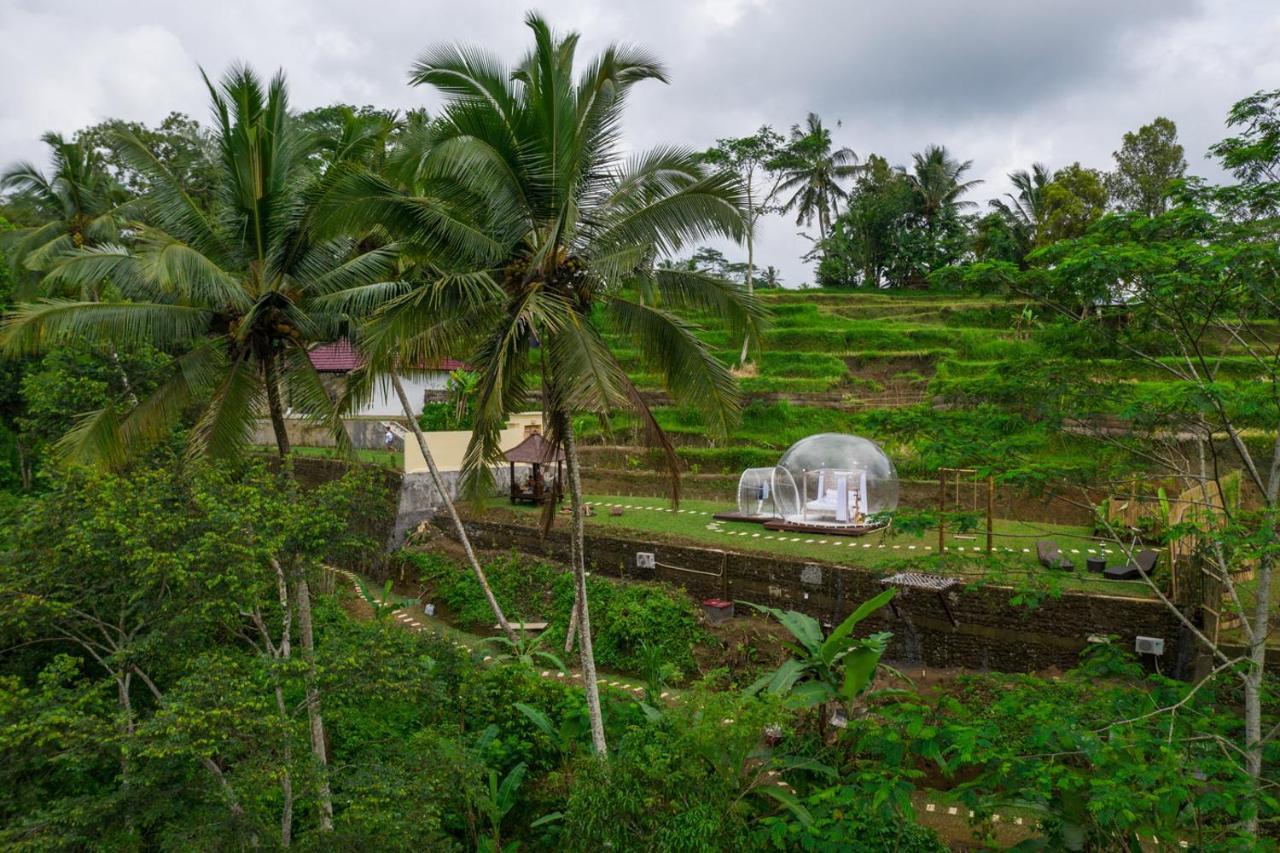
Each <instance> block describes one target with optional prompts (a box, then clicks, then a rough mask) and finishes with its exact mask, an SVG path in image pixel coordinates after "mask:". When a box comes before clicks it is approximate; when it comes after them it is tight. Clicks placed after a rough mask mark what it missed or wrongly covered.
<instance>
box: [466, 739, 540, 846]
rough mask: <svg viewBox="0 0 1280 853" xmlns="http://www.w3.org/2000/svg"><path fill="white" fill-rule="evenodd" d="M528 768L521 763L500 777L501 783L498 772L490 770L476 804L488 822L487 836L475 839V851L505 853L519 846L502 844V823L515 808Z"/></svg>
mask: <svg viewBox="0 0 1280 853" xmlns="http://www.w3.org/2000/svg"><path fill="white" fill-rule="evenodd" d="M528 769H529V768H528V766H527V765H526V764H525V763H524V762H523V761H522V762H520V763H519V764H517V765H516V766H515V767H512V768H511V769H510V770H509V771H507V775H506V776H503V777H502V781H501V782H499V781H498V771H497V770H493V769H490V770H489V778H488V787H487V789H486V790H485V791H484V793H483V794H481V796H480V801H479V803H478V805H479V807H480V811H481V812H483V813H484V816H485V817H486V818H487V819H488V820H489V832H490V834H489V836H488V837H487V838H486V837H481V838H478V839H476V841H477V844H476V849H477V850H480V851H484V853H500V851H502V853H505V851H508V850H515V849H517V848H518V847H519V846H520V845H519V843H518V842H514V841H513V842H511V843H509V844H507V845H506V846H503V844H502V823H503V821H504V820H506V817H507V814H509V813H510V811H511V810H512V809H513V808H515V806H516V802H517V801H518V799H519V794H520V783H522V782H523V781H524V776H525V772H526V771H527V770H528Z"/></svg>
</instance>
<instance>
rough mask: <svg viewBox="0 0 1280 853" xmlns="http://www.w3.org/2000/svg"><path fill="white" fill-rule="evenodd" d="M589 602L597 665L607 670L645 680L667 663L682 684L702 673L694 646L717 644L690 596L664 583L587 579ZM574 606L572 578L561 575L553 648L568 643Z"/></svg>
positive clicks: (549, 636) (549, 632) (549, 631)
mask: <svg viewBox="0 0 1280 853" xmlns="http://www.w3.org/2000/svg"><path fill="white" fill-rule="evenodd" d="M587 600H588V601H589V602H590V606H591V626H592V633H593V635H594V637H593V642H594V647H595V655H596V664H597V665H598V666H600V667H603V668H604V669H612V670H620V671H622V672H630V673H636V674H640V675H643V674H645V673H646V672H647V671H649V670H651V669H652V668H653V665H654V663H655V661H656V660H661V661H662V662H663V663H665V664H666V665H667V666H669V667H673V668H674V670H675V672H669V673H668V674H669V677H670V678H672V679H673V680H678V679H679V678H680V677H681V676H684V675H687V674H689V673H691V672H693V671H694V670H695V669H696V668H697V664H696V663H695V662H694V657H693V649H694V647H695V646H697V645H698V644H699V643H705V642H709V641H710V639H711V638H710V635H709V634H707V632H706V631H705V630H704V629H703V628H702V627H701V626H700V625H699V624H698V617H697V612H696V611H695V610H694V606H693V602H692V601H691V600H690V599H689V596H688V595H686V594H685V593H684V592H683V591H681V590H674V589H671V588H669V587H666V586H664V585H662V584H656V583H639V582H635V581H614V580H609V579H607V578H601V577H594V576H593V577H590V578H588V579H587ZM572 607H573V585H572V578H571V577H570V576H569V575H561V576H560V577H558V578H557V579H556V585H555V608H556V613H557V619H556V621H555V622H553V623H552V624H551V625H550V626H548V628H547V641H548V642H549V643H552V644H553V645H558V644H560V643H563V642H564V636H565V631H566V630H567V628H568V624H569V622H568V614H569V611H570V609H571V608H572Z"/></svg>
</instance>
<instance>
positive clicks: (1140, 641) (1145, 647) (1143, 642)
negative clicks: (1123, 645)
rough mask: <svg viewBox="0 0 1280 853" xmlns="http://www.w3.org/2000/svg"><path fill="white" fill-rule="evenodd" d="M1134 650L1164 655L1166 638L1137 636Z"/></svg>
mask: <svg viewBox="0 0 1280 853" xmlns="http://www.w3.org/2000/svg"><path fill="white" fill-rule="evenodd" d="M1133 650H1134V651H1136V652H1137V653H1138V654H1140V655H1162V654H1164V640H1162V639H1160V638H1159V637H1136V638H1135V639H1134V641H1133Z"/></svg>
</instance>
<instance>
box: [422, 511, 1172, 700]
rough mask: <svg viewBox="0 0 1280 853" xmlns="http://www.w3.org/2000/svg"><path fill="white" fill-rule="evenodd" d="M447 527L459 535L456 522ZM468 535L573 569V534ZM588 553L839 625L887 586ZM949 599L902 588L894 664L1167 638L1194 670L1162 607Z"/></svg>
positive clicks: (699, 551) (744, 564) (802, 567)
mask: <svg viewBox="0 0 1280 853" xmlns="http://www.w3.org/2000/svg"><path fill="white" fill-rule="evenodd" d="M436 523H437V524H440V521H439V520H437V522H436ZM440 526H441V529H443V530H444V531H445V532H446V533H451V531H450V529H449V526H448V525H444V524H441V525H440ZM467 531H468V534H469V535H470V536H471V537H472V542H473V544H474V545H476V546H477V547H479V548H485V549H491V550H510V549H515V550H518V551H522V552H525V553H529V554H537V555H540V556H544V557H547V558H549V559H552V560H556V561H559V562H568V557H569V543H568V536H567V533H566V532H565V531H559V530H556V531H552V532H551V534H550V535H548V536H547V537H546V538H543V537H541V536H540V534H539V531H538V530H537V529H536V528H534V527H528V526H524V525H519V524H506V523H497V522H488V521H476V520H472V521H468V522H467ZM638 552H648V553H652V554H654V555H655V560H656V566H655V568H652V569H649V568H639V567H637V561H636V554H637V553H638ZM587 557H588V564H589V568H590V570H591V571H594V572H599V573H600V574H602V575H606V576H609V577H615V578H622V579H636V580H661V581H665V582H667V583H671V584H675V585H678V586H681V587H683V588H684V589H685V590H686V591H687V592H688V594H689V595H690V596H692V597H693V598H694V599H696V600H702V599H705V598H711V597H717V598H727V599H730V600H738V601H752V602H757V603H760V604H768V605H772V606H775V607H782V608H786V609H792V610H800V611H803V612H806V613H809V614H811V615H813V616H815V617H818V618H819V619H822V620H823V621H824V622H827V623H830V624H836V623H838V622H839V621H840V620H842V619H843V618H844V617H845V616H847V615H848V614H849V613H850V612H852V610H853V609H854V608H855V607H856V606H857V605H858V604H859V603H861V602H863V601H865V600H867V599H868V598H871V597H872V596H874V595H876V594H877V593H879V592H880V591H881V590H882V589H883V588H884V587H883V586H882V585H881V584H880V582H879V581H880V578H881V577H882V574H881V573H878V572H875V571H872V570H869V569H865V568H857V567H852V566H832V565H825V564H817V563H806V562H804V561H802V560H795V559H790V558H782V557H769V556H764V555H760V554H739V553H735V552H731V551H721V550H718V549H711V548H697V547H691V546H676V545H667V544H652V543H648V542H644V541H642V540H633V539H624V538H617V537H611V536H600V535H589V536H588V538H587ZM945 595H946V601H947V606H946V607H944V606H943V603H942V601H941V600H940V599H939V596H938V594H937V593H933V592H922V591H918V590H911V591H900V592H899V594H898V596H897V599H896V604H897V613H896V614H895V613H894V612H892V611H891V609H890V608H885V609H883V610H882V611H880V613H878V614H876V616H875V617H873V618H871V619H869V620H868V621H867V623H865V625H866V629H867V630H887V631H892V632H893V634H894V638H893V642H892V644H891V646H890V652H889V657H890V658H891V659H893V660H896V661H899V662H902V663H912V664H924V665H927V666H935V667H937V666H958V667H967V668H971V669H991V670H999V671H1004V672H1030V671H1035V670H1041V669H1045V668H1049V667H1059V668H1062V669H1066V668H1069V667H1071V666H1074V665H1075V664H1076V662H1077V659H1078V657H1079V654H1080V652H1081V650H1083V649H1084V648H1085V647H1086V646H1087V645H1088V643H1089V637H1090V636H1091V635H1098V636H1108V635H1115V636H1117V637H1118V638H1119V639H1118V641H1117V642H1119V643H1120V644H1122V645H1124V646H1125V647H1126V648H1133V642H1134V638H1135V637H1136V636H1147V637H1159V638H1162V639H1163V640H1164V641H1165V654H1164V656H1163V657H1162V658H1161V659H1160V668H1161V670H1162V671H1163V672H1165V673H1166V674H1174V675H1178V676H1180V677H1189V676H1190V675H1191V673H1192V670H1193V665H1194V661H1193V657H1194V643H1193V641H1192V640H1191V638H1190V637H1189V636H1183V635H1184V634H1185V633H1186V632H1184V631H1182V630H1181V628H1180V624H1179V622H1178V621H1177V619H1176V617H1175V616H1174V615H1173V614H1171V613H1170V612H1169V611H1168V610H1167V609H1166V608H1165V606H1164V605H1163V604H1161V603H1160V602H1158V601H1154V600H1149V599H1143V598H1131V597H1123V596H1106V595H1095V594H1085V593H1076V592H1064V593H1063V594H1062V595H1061V597H1059V598H1046V599H1044V600H1043V601H1041V602H1040V604H1039V605H1038V606H1036V607H1034V608H1029V607H1026V606H1022V605H1018V604H1014V603H1012V602H1011V599H1013V597H1014V596H1015V595H1016V593H1015V591H1014V590H1012V589H1009V588H1005V587H997V586H973V587H969V588H965V589H960V588H957V589H955V590H952V591H950V592H947V593H945ZM948 608H949V609H950V611H951V615H950V616H949V615H948V613H947V609H948ZM951 616H953V617H954V619H955V624H953V623H952V620H951Z"/></svg>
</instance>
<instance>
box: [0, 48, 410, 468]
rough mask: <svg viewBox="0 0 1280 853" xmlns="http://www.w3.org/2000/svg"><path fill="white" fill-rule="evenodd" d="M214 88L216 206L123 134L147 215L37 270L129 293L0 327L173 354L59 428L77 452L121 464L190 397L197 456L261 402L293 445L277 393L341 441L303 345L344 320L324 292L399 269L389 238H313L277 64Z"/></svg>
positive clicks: (231, 441) (23, 315)
mask: <svg viewBox="0 0 1280 853" xmlns="http://www.w3.org/2000/svg"><path fill="white" fill-rule="evenodd" d="M206 82H208V81H206ZM208 87H209V93H210V96H211V98H212V101H213V107H214V114H215V116H216V117H217V128H216V141H217V146H218V154H219V161H218V184H217V200H216V203H215V205H214V208H213V210H212V211H205V210H204V209H203V208H201V207H200V206H199V205H198V204H197V203H196V202H195V201H194V200H193V199H192V197H191V196H190V195H189V194H188V193H187V191H186V189H185V187H184V185H183V183H182V182H181V180H180V179H178V178H177V177H176V176H175V175H174V174H173V173H172V172H170V171H169V169H168V168H166V167H165V166H164V164H162V163H161V162H160V161H159V160H158V159H157V157H156V156H155V154H154V153H153V152H151V151H150V150H149V149H148V148H147V147H146V146H145V145H143V144H142V143H141V141H140V140H138V139H137V137H134V136H132V135H129V134H127V133H126V134H122V135H121V136H120V137H118V140H117V141H118V144H119V146H120V151H121V152H122V153H123V154H125V155H127V156H128V157H129V158H130V159H131V162H132V163H133V164H134V166H135V168H137V169H138V170H139V171H140V172H142V173H144V174H146V175H148V177H149V180H150V181H151V186H152V189H151V191H150V192H149V194H148V195H147V196H146V197H145V199H144V201H145V222H139V223H136V224H134V225H133V226H131V229H130V230H131V231H132V240H131V245H130V246H128V247H126V246H123V245H120V244H117V243H109V244H105V245H101V246H92V247H90V246H86V247H82V248H76V249H70V250H68V251H65V252H63V253H61V254H60V255H59V256H58V258H57V260H56V261H55V262H54V263H52V264H51V266H50V269H49V271H48V273H47V274H46V276H45V282H46V287H47V288H49V289H54V288H56V287H58V286H71V287H73V288H74V287H79V288H82V289H85V290H88V289H92V288H95V287H97V286H98V285H99V283H100V282H102V281H104V280H110V281H111V282H112V284H113V285H114V286H115V287H117V288H118V289H119V290H120V292H121V293H122V294H123V296H125V297H126V298H127V299H128V300H130V301H128V302H121V303H95V302H92V301H84V300H79V301H75V300H64V299H45V300H42V301H39V302H36V303H30V304H24V305H19V306H18V307H17V308H16V309H15V311H14V313H13V315H12V316H11V318H10V319H9V321H8V323H7V325H6V327H5V330H4V334H3V338H2V339H0V340H2V342H3V346H4V348H5V349H6V351H8V352H9V353H11V354H19V353H24V352H35V351H39V350H42V349H45V348H47V347H49V346H51V345H54V344H56V343H57V342H59V341H61V340H64V339H66V338H67V337H70V336H77V337H81V338H83V339H86V340H89V341H95V342H106V343H109V344H112V345H115V346H119V347H124V346H126V345H128V346H134V345H139V344H149V345H152V346H155V347H158V348H161V349H164V350H166V351H170V352H175V353H177V357H175V358H174V359H173V363H172V365H171V367H170V368H169V370H168V372H167V375H166V376H164V377H163V379H162V381H161V382H160V383H159V386H158V388H157V390H156V391H155V392H154V393H152V394H151V395H149V396H148V397H147V398H146V399H144V400H142V401H141V402H140V403H138V404H137V405H134V406H129V407H127V409H126V410H125V411H123V412H122V411H120V410H119V408H118V407H117V406H116V405H109V406H107V407H105V408H103V409H102V410H100V411H98V412H95V413H94V414H93V415H91V416H88V417H86V418H85V419H83V420H82V422H81V423H80V424H79V425H78V426H77V428H76V429H75V430H73V431H72V432H71V433H70V434H68V436H67V438H66V439H65V440H64V442H63V443H62V450H63V451H64V452H65V453H66V455H68V456H69V457H71V458H73V459H81V460H88V461H107V462H109V463H113V464H118V463H120V462H122V461H123V460H124V458H125V456H126V453H127V451H128V449H129V448H130V447H131V446H133V445H137V444H139V443H144V442H147V441H151V440H154V439H156V438H158V437H160V436H163V435H165V434H167V432H168V430H169V429H170V428H171V427H172V426H173V425H174V423H175V422H176V421H177V420H178V419H179V417H181V416H182V415H183V414H184V412H185V411H186V410H187V408H188V407H190V406H195V407H197V408H198V410H199V417H198V419H197V422H196V426H195V428H194V429H193V430H192V431H191V433H190V437H189V439H188V446H189V449H190V451H191V452H192V453H195V454H202V453H211V454H214V455H223V456H226V455H230V454H234V453H237V452H239V451H241V450H242V449H243V448H244V447H245V446H246V444H247V442H248V439H249V435H250V431H251V428H252V425H253V421H254V420H255V419H256V418H257V417H258V415H259V412H261V411H262V409H263V408H265V409H266V410H267V411H268V413H269V414H270V417H271V423H272V426H273V428H274V430H275V436H276V444H277V449H278V451H279V453H280V455H281V456H282V457H283V456H285V455H287V453H288V452H289V437H288V433H287V432H286V429H285V423H284V413H285V407H286V405H288V406H289V407H291V408H292V409H293V410H294V411H295V412H299V413H301V414H303V415H306V416H310V417H313V418H315V419H317V420H320V421H322V422H324V423H326V424H327V425H328V427H329V429H330V432H331V433H332V434H333V436H334V439H335V441H336V442H338V444H339V445H340V446H342V447H345V446H347V436H346V432H345V431H344V430H343V428H342V424H341V421H340V420H339V418H338V417H337V414H336V409H335V407H334V406H333V404H332V401H331V400H330V398H329V395H328V393H327V391H326V390H325V388H324V386H323V384H322V383H321V381H320V377H319V375H318V374H317V373H316V371H315V369H314V368H313V367H312V366H311V363H310V360H309V359H308V357H307V348H308V347H309V346H310V345H311V344H313V343H315V342H318V341H328V340H333V339H334V338H335V337H337V336H338V335H339V334H340V333H341V332H342V331H343V327H344V324H345V317H344V315H343V314H342V313H340V312H339V311H337V310H335V309H334V308H333V307H332V304H331V303H330V302H327V301H326V299H327V298H329V297H332V296H333V295H334V294H336V293H339V292H341V291H343V290H345V289H347V288H350V287H354V286H357V285H362V284H368V283H371V282H376V281H380V280H382V279H384V278H385V277H386V276H387V275H388V274H389V273H391V272H392V271H393V270H394V261H395V250H394V247H389V246H384V247H379V248H374V249H368V250H365V249H363V248H362V247H361V246H359V245H358V244H357V243H356V241H354V240H352V239H350V238H334V239H329V240H321V241H316V240H313V239H312V236H311V233H310V230H309V227H308V222H309V219H310V216H311V213H310V211H311V207H312V204H313V200H312V194H311V187H312V179H311V177H310V174H309V172H308V171H307V167H306V164H305V162H304V161H305V156H306V154H307V150H308V144H309V141H308V139H307V138H306V137H305V136H304V135H303V134H301V133H300V132H299V129H298V127H297V125H296V124H295V123H294V121H293V119H292V118H291V117H290V116H289V112H288V97H287V91H286V86H285V81H284V78H283V77H280V76H277V77H276V78H275V79H274V80H272V81H271V83H270V85H269V86H268V87H266V88H265V89H264V87H263V85H262V83H261V82H260V80H259V79H258V77H257V76H256V75H255V74H254V73H253V72H252V71H250V70H248V69H247V68H236V69H233V70H232V71H231V72H230V73H228V74H227V76H226V77H225V78H224V79H223V81H222V83H221V85H220V86H214V85H213V84H212V83H208ZM286 401H287V403H286Z"/></svg>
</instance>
